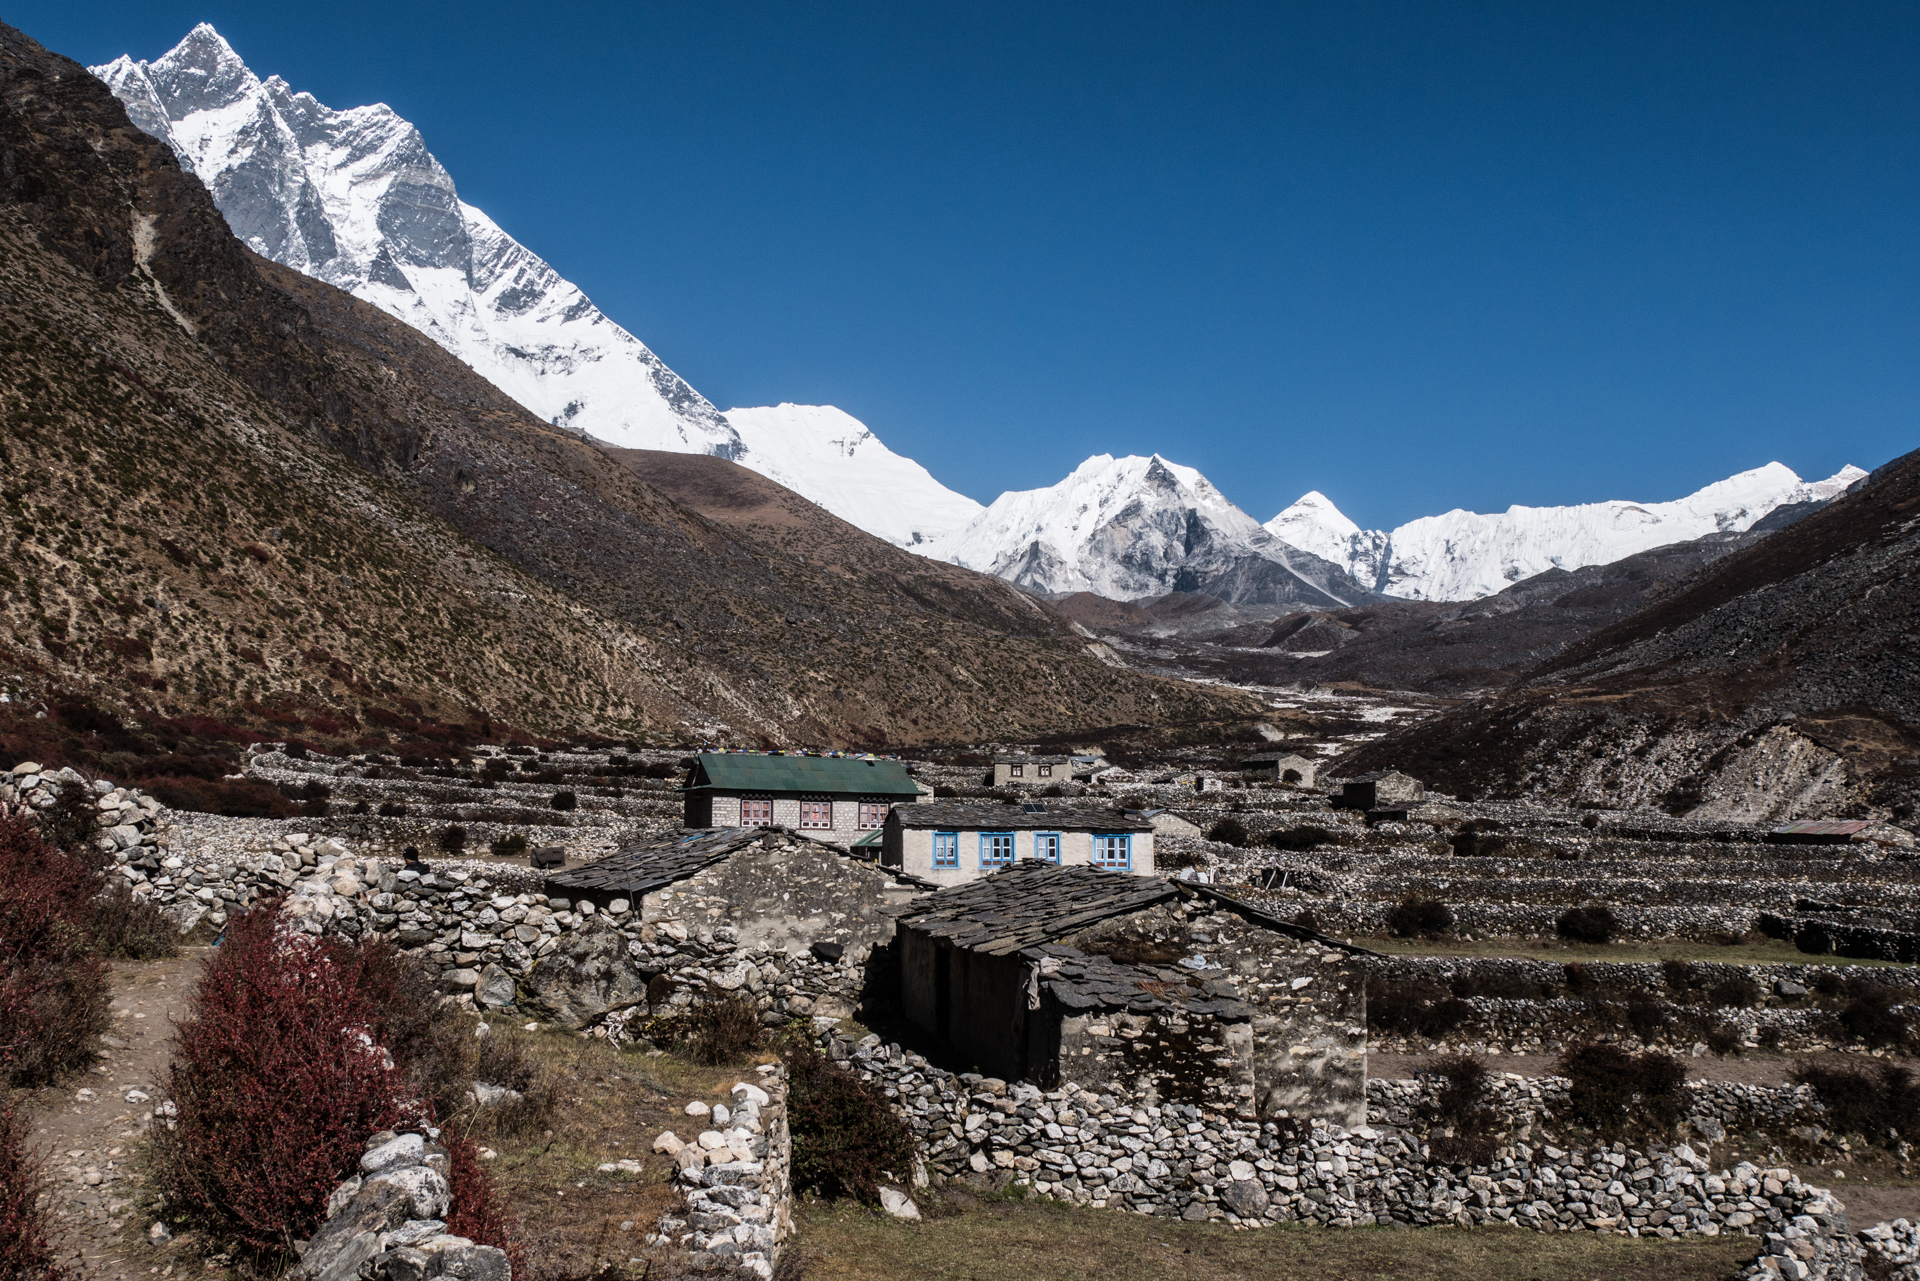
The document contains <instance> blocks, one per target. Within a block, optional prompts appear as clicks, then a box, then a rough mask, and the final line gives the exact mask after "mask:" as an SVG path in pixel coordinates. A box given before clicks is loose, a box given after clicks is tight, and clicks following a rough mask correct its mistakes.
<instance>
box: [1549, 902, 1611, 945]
mask: <svg viewBox="0 0 1920 1281" xmlns="http://www.w3.org/2000/svg"><path fill="white" fill-rule="evenodd" d="M1553 928H1554V932H1555V933H1556V934H1558V935H1559V936H1560V937H1561V938H1563V939H1568V940H1571V941H1572V942H1575V943H1611V942H1613V938H1614V935H1616V934H1618V933H1619V932H1620V922H1619V920H1618V919H1616V918H1615V917H1614V914H1613V909H1612V908H1608V907H1600V906H1597V905H1596V906H1592V907H1570V908H1568V909H1567V910H1566V911H1564V912H1562V913H1560V919H1559V920H1557V921H1555V922H1554V923H1553Z"/></svg>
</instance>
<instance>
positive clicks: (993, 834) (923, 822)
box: [880, 801, 1155, 885]
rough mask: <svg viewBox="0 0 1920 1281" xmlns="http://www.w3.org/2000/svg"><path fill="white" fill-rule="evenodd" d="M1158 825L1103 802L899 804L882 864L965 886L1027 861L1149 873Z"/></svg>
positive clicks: (886, 833)
mask: <svg viewBox="0 0 1920 1281" xmlns="http://www.w3.org/2000/svg"><path fill="white" fill-rule="evenodd" d="M1154 833H1155V828H1154V825H1153V823H1152V822H1151V821H1150V820H1148V819H1145V818H1142V817H1141V816H1139V815H1137V814H1123V813H1121V812H1119V811H1118V810H1112V809H1108V808H1106V807H1105V806H1100V805H1087V804H1072V803H1068V802H1057V801H1056V802H1042V801H1030V802H1027V803H1026V804H1024V805H1003V804H1000V803H999V802H996V801H931V802H928V803H926V804H922V805H902V806H900V807H898V808H896V809H895V810H894V811H893V812H892V813H891V814H889V815H888V816H887V824H886V827H885V828H884V829H882V831H881V842H880V846H881V852H880V861H881V863H882V864H883V865H885V866H887V867H890V868H895V869H897V870H899V871H901V872H904V873H907V874H908V875H911V876H916V877H919V878H920V879H921V880H925V881H931V882H933V883H934V884H936V885H961V884H965V883H966V882H969V881H977V880H979V879H980V878H981V877H983V876H991V875H993V874H994V873H995V872H997V871H999V870H1000V869H1002V868H1004V867H1010V866H1012V865H1013V864H1014V863H1016V862H1019V861H1021V860H1023V859H1031V860H1038V861H1040V862H1043V863H1051V864H1056V865H1059V866H1065V867H1086V866H1094V867H1101V868H1105V869H1106V870H1108V871H1113V872H1133V873H1136V874H1138V875H1142V876H1146V875H1151V874H1152V873H1153V871H1154V867H1155V863H1154V852H1153V838H1154Z"/></svg>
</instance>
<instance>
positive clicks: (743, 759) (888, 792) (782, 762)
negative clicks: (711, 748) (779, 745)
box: [680, 752, 921, 845]
mask: <svg viewBox="0 0 1920 1281" xmlns="http://www.w3.org/2000/svg"><path fill="white" fill-rule="evenodd" d="M680 790H681V792H682V793H683V794H684V795H685V797H686V805H685V810H686V813H685V816H684V819H683V821H684V822H685V824H686V825H687V826H688V827H690V828H709V827H787V828H792V829H793V830H794V831H797V832H802V833H804V834H806V835H808V836H812V837H815V838H816V839H819V840H823V841H832V842H834V843H835V844H837V845H852V844H853V843H854V842H856V841H858V840H859V839H860V838H861V837H863V836H866V835H867V834H869V833H871V832H877V831H879V830H880V828H881V827H882V826H883V825H884V824H885V823H886V820H887V811H888V810H890V809H892V808H893V807H894V806H895V805H899V804H902V803H907V804H911V803H913V802H915V801H918V800H919V799H920V798H921V791H920V787H919V785H918V784H916V783H915V782H914V781H913V778H912V776H910V775H909V774H908V773H907V770H906V766H904V765H902V764H901V763H900V762H899V761H886V760H880V759H877V758H875V757H870V756H804V755H791V756H790V755H786V754H783V753H776V752H702V753H701V754H700V755H698V756H696V757H694V758H693V765H692V767H691V768H690V769H688V771H687V781H686V783H685V785H684V786H682V788H681V789H680Z"/></svg>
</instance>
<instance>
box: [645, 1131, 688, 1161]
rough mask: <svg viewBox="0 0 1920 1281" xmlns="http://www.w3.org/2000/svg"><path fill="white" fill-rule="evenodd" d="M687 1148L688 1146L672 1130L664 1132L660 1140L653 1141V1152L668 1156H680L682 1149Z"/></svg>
mask: <svg viewBox="0 0 1920 1281" xmlns="http://www.w3.org/2000/svg"><path fill="white" fill-rule="evenodd" d="M685 1146H687V1145H686V1144H685V1143H684V1142H682V1141H681V1139H680V1136H679V1135H677V1134H675V1133H674V1132H673V1131H672V1130H667V1131H665V1132H663V1133H662V1134H661V1135H660V1137H659V1138H657V1139H655V1140H654V1141H653V1150H654V1151H655V1152H663V1153H665V1154H666V1155H668V1156H677V1155H679V1152H680V1149H681V1148H684V1147H685Z"/></svg>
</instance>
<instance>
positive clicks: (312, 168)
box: [92, 23, 980, 546]
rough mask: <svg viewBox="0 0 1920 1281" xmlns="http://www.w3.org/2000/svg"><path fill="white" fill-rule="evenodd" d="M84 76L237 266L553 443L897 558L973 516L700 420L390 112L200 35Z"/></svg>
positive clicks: (730, 419)
mask: <svg viewBox="0 0 1920 1281" xmlns="http://www.w3.org/2000/svg"><path fill="white" fill-rule="evenodd" d="M92 70H93V73H94V75H96V76H98V77H99V78H100V79H101V80H103V81H105V82H106V84H107V86H108V87H109V88H111V89H112V90H113V92H114V94H115V95H116V96H117V97H119V99H120V100H121V102H123V103H124V104H125V105H126V108H127V115H128V117H129V118H131V119H132V121H133V122H134V124H136V125H137V126H139V127H140V128H141V129H144V130H146V131H147V132H148V133H150V134H152V135H153V136H155V137H156V138H159V139H161V140H162V141H163V142H165V143H167V145H168V146H170V147H172V148H173V152H174V155H175V156H177V157H178V158H179V160H180V165H181V167H182V168H183V169H186V170H187V171H189V172H191V173H194V174H197V175H198V176H199V178H200V180H201V181H202V182H204V183H205V184H206V185H207V188H208V190H209V191H211V192H212V193H213V198H214V203H216V204H217V205H218V206H219V207H220V212H221V213H223V214H225V215H226V219H227V224H228V225H229V226H230V227H232V228H233V231H234V234H235V235H237V236H239V237H240V238H241V239H242V240H243V241H245V242H246V243H247V245H248V247H250V248H251V249H253V250H254V251H255V252H256V253H259V254H262V255H264V256H265V257H268V258H271V259H273V260H274V261H275V262H279V263H283V264H285V265H286V266H289V267H292V268H294V269H296V270H298V271H302V272H305V273H306V274H307V275H310V276H314V277H316V278H318V279H320V280H324V281H326V282H327V283H328V284H331V285H335V286H337V287H339V288H341V289H344V290H346V291H347V292H349V293H351V294H353V295H354V296H355V297H358V298H361V299H364V300H365V301H367V302H370V303H372V304H373V305H374V306H376V307H379V308H380V309H381V310H382V311H385V312H387V313H388V314H389V315H392V316H395V317H397V318H399V319H400V320H403V321H405V322H406V323H407V324H409V325H412V326H413V327H414V328H416V329H418V330H420V331H421V332H422V333H424V334H426V335H427V336H428V337H430V338H432V339H433V340H434V341H435V342H437V343H439V344H440V345H441V346H442V347H445V348H446V349H447V350H448V351H450V352H452V353H453V354H454V355H455V356H458V357H459V358H460V359H461V360H463V361H465V362H466V363H467V364H468V365H470V366H471V367H472V368H473V369H474V370H475V371H476V372H477V373H479V374H481V375H482V376H483V377H485V378H486V379H487V380H488V381H489V382H491V383H493V384H494V386H496V387H498V388H500V390H502V391H504V392H505V393H507V395H509V396H511V397H513V398H514V399H515V400H517V401H518V402H520V404H522V405H524V406H526V408H527V409H529V410H531V411H532V412H533V413H535V414H537V415H539V416H540V417H541V418H543V419H545V420H547V421H548V422H551V423H553V424H555V425H556V426H560V427H565V428H568V429H570V430H574V431H579V432H584V433H586V434H587V435H590V436H593V437H596V438H598V439H600V440H604V441H606V442H607V443H609V444H613V445H620V446H624V447H627V448H633V449H663V450H670V451H674V452H679V453H701V454H717V455H719V456H720V457H722V458H731V459H733V460H734V461H735V462H738V463H740V464H742V465H743V466H746V467H751V468H753V469H754V470H755V471H758V472H760V473H761V474H763V475H765V476H767V477H769V478H771V479H773V480H776V481H778V482H779V483H780V484H782V485H785V486H787V487H788V488H789V489H792V490H794V491H795V492H797V493H799V494H800V495H801V496H802V497H804V498H807V499H809V500H810V501H812V502H815V503H818V504H819V505H820V506H822V507H824V508H826V509H827V510H828V511H831V512H832V513H834V514H835V515H836V516H839V517H841V518H842V519H843V520H846V521H848V522H850V523H851V524H853V525H855V526H858V527H859V528H861V529H864V530H866V531H867V532H868V533H871V534H875V535H877V536H879V537H881V538H885V539H887V540H889V541H891V542H894V543H897V544H900V545H902V546H911V545H913V544H914V543H916V542H924V541H925V540H927V539H931V538H935V537H938V536H940V535H943V534H947V533H951V532H952V531H953V530H955V529H958V528H959V527H960V526H961V525H964V524H965V523H966V522H967V521H968V520H969V519H971V518H972V517H973V516H974V515H975V514H976V513H978V512H979V511H980V504H978V503H976V502H974V501H973V500H972V499H971V498H968V497H966V496H965V495H962V494H957V493H954V492H953V491H952V490H949V489H947V488H946V487H945V486H943V485H941V484H939V482H937V481H935V480H934V479H933V477H932V476H930V475H928V474H927V471H926V469H925V468H923V467H921V466H920V465H919V464H917V463H915V462H913V461H912V460H911V459H908V458H903V457H901V456H900V455H898V454H895V453H894V452H892V451H891V450H889V449H888V448H887V447H886V446H885V445H883V444H881V443H880V441H879V439H878V438H877V437H875V436H874V434H873V433H872V432H871V431H869V430H868V429H867V428H866V427H865V426H864V425H863V424H861V423H859V422H858V421H856V420H855V419H853V418H852V417H850V416H848V415H846V414H844V413H841V412H840V411H839V410H837V409H833V408H831V407H827V406H794V405H781V406H778V407H776V408H767V409H739V410H734V411H732V413H731V414H722V413H720V411H719V410H718V409H716V408H715V407H714V406H713V405H712V404H711V403H709V402H708V400H707V399H706V398H705V397H704V396H702V395H701V394H700V393H699V392H697V391H695V390H694V389H693V388H692V387H690V386H688V385H687V383H686V382H685V380H683V379H682V378H681V377H680V376H679V375H678V374H676V373H674V372H673V370H671V369H669V368H667V366H666V365H665V363H663V362H662V361H661V360H660V358H659V357H658V356H656V355H654V354H653V352H652V351H650V350H648V349H647V346H646V344H644V343H642V342H641V341H640V340H639V339H638V338H635V337H634V336H633V335H632V334H630V333H628V332H627V331H626V330H625V329H622V328H621V327H620V326H619V325H617V324H615V323H614V322H613V321H612V320H610V319H609V318H608V317H607V316H606V315H605V314H604V313H603V312H601V311H600V309H599V308H597V307H595V306H594V305H593V303H592V302H591V301H590V300H589V299H588V298H587V296H586V295H585V294H583V293H582V292H581V291H580V290H579V289H578V288H576V287H575V286H574V285H572V284H570V283H569V282H567V281H566V280H564V279H562V278H561V277H560V275H559V273H557V272H555V271H554V269H553V268H552V267H550V266H549V265H548V264H547V263H545V262H543V261H542V260H541V259H540V258H539V257H538V256H537V255H535V254H534V253H532V252H531V251H529V250H528V249H527V248H526V247H525V246H523V245H521V244H520V243H519V242H518V241H516V240H514V239H513V237H511V236H509V235H508V234H507V233H506V232H504V231H502V230H501V229H500V228H499V227H498V226H497V225H496V224H495V223H494V222H493V220H492V219H490V218H488V217H487V216H486V214H484V213H482V212H481V211H480V210H478V209H476V208H474V207H473V206H472V205H469V204H467V203H465V202H464V201H462V200H461V199H460V198H459V195H458V194H457V192H456V191H455V188H454V183H453V178H452V177H451V176H450V175H449V174H448V173H447V171H446V169H445V168H443V167H442V166H441V164H440V162H439V161H437V160H435V159H434V158H433V155H432V154H431V153H430V152H429V151H428V150H427V146H426V142H425V140H424V139H422V138H421V136H420V132H419V131H418V130H417V129H415V128H414V127H413V126H412V125H411V124H409V123H407V121H406V120H404V119H402V118H401V117H400V116H399V115H397V114H395V113H394V111H393V109H392V108H390V107H387V106H385V105H382V104H375V105H373V106H370V107H354V108H352V109H350V110H346V111H335V110H333V109H332V108H330V107H327V106H324V105H322V104H321V103H319V102H317V101H315V99H314V98H313V96H312V95H311V94H306V93H295V92H294V91H293V90H292V88H291V87H290V86H289V85H288V84H287V83H286V81H284V80H282V79H281V78H280V77H278V76H273V77H269V78H268V79H266V80H261V79H260V78H259V77H258V76H256V75H254V73H253V72H252V71H251V70H249V69H248V68H247V65H246V63H245V62H243V61H242V60H241V58H240V56H239V55H238V54H236V53H235V52H234V51H233V48H232V47H231V46H230V45H228V44H227V42H226V41H225V40H224V39H222V38H221V36H220V33H219V32H217V31H215V30H214V29H213V28H212V27H211V26H209V25H207V24H206V23H202V24H200V25H199V26H197V27H195V28H194V29H193V30H192V31H191V32H190V33H189V34H188V35H187V38H186V39H184V40H182V41H181V42H180V43H179V44H178V45H176V46H175V47H174V48H173V49H172V50H170V51H169V52H168V53H167V54H166V55H165V56H163V57H160V58H157V59H155V60H154V61H152V62H136V61H134V60H133V59H132V58H130V57H121V58H118V59H116V60H114V61H113V62H111V63H108V64H106V65H105V66H100V67H94V68H92ZM735 419H737V421H735Z"/></svg>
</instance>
